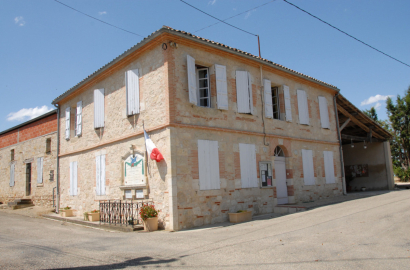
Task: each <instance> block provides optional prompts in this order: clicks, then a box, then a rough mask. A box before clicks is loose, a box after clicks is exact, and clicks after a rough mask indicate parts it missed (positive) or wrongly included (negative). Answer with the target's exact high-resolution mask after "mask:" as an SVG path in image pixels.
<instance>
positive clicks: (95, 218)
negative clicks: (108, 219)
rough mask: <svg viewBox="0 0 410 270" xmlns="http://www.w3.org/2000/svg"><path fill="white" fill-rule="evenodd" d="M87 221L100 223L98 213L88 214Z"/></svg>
mask: <svg viewBox="0 0 410 270" xmlns="http://www.w3.org/2000/svg"><path fill="white" fill-rule="evenodd" d="M88 220H89V221H100V212H97V213H88Z"/></svg>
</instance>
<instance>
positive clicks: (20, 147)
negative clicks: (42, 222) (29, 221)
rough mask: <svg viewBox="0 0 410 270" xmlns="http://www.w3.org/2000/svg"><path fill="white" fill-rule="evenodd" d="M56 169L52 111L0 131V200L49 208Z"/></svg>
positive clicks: (54, 130) (53, 115) (54, 117)
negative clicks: (22, 200)
mask: <svg viewBox="0 0 410 270" xmlns="http://www.w3.org/2000/svg"><path fill="white" fill-rule="evenodd" d="M56 169H57V112H56V110H53V111H50V112H48V113H46V114H43V115H41V116H39V117H37V118H34V119H32V120H30V121H27V122H25V123H23V124H20V125H18V126H15V127H12V128H10V129H8V130H5V131H3V132H1V133H0V202H2V203H8V202H11V201H14V200H16V199H31V200H32V202H33V203H34V204H35V205H39V206H44V207H53V200H54V198H53V190H54V192H55V188H56V181H55V180H56V176H55V173H56Z"/></svg>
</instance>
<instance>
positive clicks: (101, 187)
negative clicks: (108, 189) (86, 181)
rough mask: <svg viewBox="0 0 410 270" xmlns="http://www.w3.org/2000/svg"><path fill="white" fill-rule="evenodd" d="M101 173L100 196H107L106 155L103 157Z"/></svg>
mask: <svg viewBox="0 0 410 270" xmlns="http://www.w3.org/2000/svg"><path fill="white" fill-rule="evenodd" d="M100 160H101V166H100V168H101V172H100V178H101V182H100V195H105V155H101V159H100Z"/></svg>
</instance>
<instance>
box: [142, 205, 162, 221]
mask: <svg viewBox="0 0 410 270" xmlns="http://www.w3.org/2000/svg"><path fill="white" fill-rule="evenodd" d="M159 212H160V210H156V209H155V206H154V205H148V204H143V205H142V207H141V209H140V217H141V219H142V220H147V218H152V217H157V216H158V213H159Z"/></svg>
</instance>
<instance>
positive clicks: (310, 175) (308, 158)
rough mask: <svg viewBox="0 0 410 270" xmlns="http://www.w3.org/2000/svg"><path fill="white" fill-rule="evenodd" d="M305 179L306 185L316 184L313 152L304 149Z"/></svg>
mask: <svg viewBox="0 0 410 270" xmlns="http://www.w3.org/2000/svg"><path fill="white" fill-rule="evenodd" d="M302 163H303V178H304V183H305V185H314V184H315V173H314V169H313V152H312V150H306V149H302Z"/></svg>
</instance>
